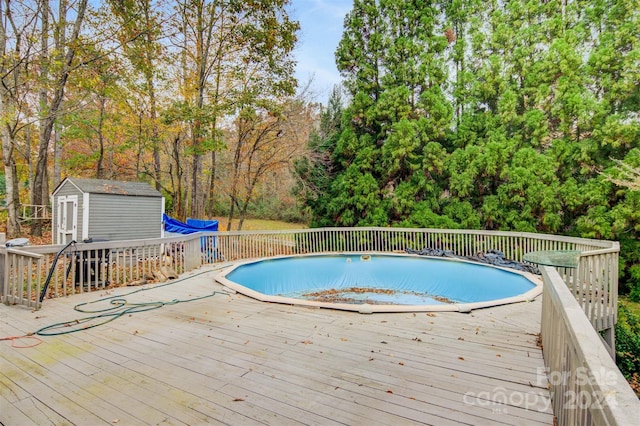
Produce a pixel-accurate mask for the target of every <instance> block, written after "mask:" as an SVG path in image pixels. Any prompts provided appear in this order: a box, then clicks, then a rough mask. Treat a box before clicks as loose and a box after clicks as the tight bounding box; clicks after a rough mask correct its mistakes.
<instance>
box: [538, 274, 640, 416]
mask: <svg viewBox="0 0 640 426" xmlns="http://www.w3.org/2000/svg"><path fill="white" fill-rule="evenodd" d="M540 271H541V272H542V275H543V277H544V283H545V286H544V287H545V293H546V294H548V295H549V297H550V299H551V300H553V303H554V304H557V305H558V306H561V307H562V309H558V312H560V315H562V319H563V321H562V323H563V324H566V325H567V326H568V327H567V331H568V333H569V335H570V336H571V340H572V342H574V344H575V351H576V355H577V357H578V359H580V360H581V362H582V363H583V366H584V367H585V368H586V371H588V372H589V373H590V374H589V376H588V377H587V378H586V379H587V380H589V381H590V383H591V384H592V385H593V387H594V389H593V390H594V392H595V393H596V394H595V395H593V397H594V398H595V397H596V396H598V397H599V398H602V400H601V399H598V402H606V403H603V404H599V406H600V405H601V407H602V410H603V413H602V415H603V416H604V417H605V418H606V419H607V421H608V424H615V425H631V424H636V423H637V420H638V418H637V416H638V413H639V412H640V401H639V400H638V397H637V396H636V395H635V393H634V392H633V390H632V389H631V387H630V386H629V384H628V383H627V381H626V379H625V378H624V376H623V375H622V373H621V372H620V370H619V369H618V368H617V367H616V365H615V362H614V361H613V359H612V358H611V356H610V355H609V352H608V351H607V349H606V348H605V346H604V345H603V344H599V342H600V335H599V334H598V332H596V331H595V329H594V328H593V326H592V325H591V323H590V322H589V319H588V318H587V317H586V316H585V314H584V311H583V310H582V308H581V307H580V305H579V304H578V302H577V301H576V299H575V297H574V296H573V295H572V294H571V291H570V290H569V288H568V287H567V286H566V284H565V282H564V281H563V280H562V278H561V277H560V274H558V271H556V270H555V268H553V267H550V266H541V267H540ZM545 349H547V348H546V347H545ZM549 349H552V348H549ZM562 397H563V396H562V395H561V396H560V398H562Z"/></svg>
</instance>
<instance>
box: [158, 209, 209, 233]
mask: <svg viewBox="0 0 640 426" xmlns="http://www.w3.org/2000/svg"><path fill="white" fill-rule="evenodd" d="M162 221H163V223H164V230H165V231H167V232H175V233H177V234H183V235H187V234H193V233H194V232H215V231H217V230H218V221H217V220H200V219H191V218H188V219H187V223H184V222H180V221H179V220H178V219H174V218H172V217H170V216H167V215H166V214H163V215H162Z"/></svg>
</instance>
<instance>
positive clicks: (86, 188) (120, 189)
mask: <svg viewBox="0 0 640 426" xmlns="http://www.w3.org/2000/svg"><path fill="white" fill-rule="evenodd" d="M65 182H69V183H71V184H72V185H74V186H75V187H76V188H78V189H79V190H80V191H82V192H85V193H89V194H113V195H130V196H142V197H162V194H161V193H160V192H158V191H156V190H155V189H154V188H153V187H152V186H151V185H149V184H148V183H146V182H123V181H117V180H108V179H86V178H69V177H67V178H65V179H64V180H63V181H62V182H60V184H59V185H58V186H57V188H56V189H55V190H54V191H53V194H55V193H56V192H57V191H58V189H59V188H60V187H62V186H63V185H64V184H65Z"/></svg>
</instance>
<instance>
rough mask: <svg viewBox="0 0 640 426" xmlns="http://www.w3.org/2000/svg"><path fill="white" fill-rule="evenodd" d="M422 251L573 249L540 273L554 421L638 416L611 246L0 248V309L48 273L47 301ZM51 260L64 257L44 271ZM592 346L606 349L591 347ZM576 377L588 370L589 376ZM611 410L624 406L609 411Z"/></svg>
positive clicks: (188, 242) (250, 236)
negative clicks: (568, 258)
mask: <svg viewBox="0 0 640 426" xmlns="http://www.w3.org/2000/svg"><path fill="white" fill-rule="evenodd" d="M423 248H432V249H440V250H445V251H450V252H451V254H453V255H456V256H474V255H477V254H478V253H484V252H487V251H488V250H500V251H502V252H503V253H504V254H505V257H506V258H508V259H512V260H515V261H519V262H521V261H523V256H524V255H525V254H526V253H529V252H532V251H539V250H578V251H580V252H581V255H580V257H579V261H578V267H577V268H551V267H543V268H542V271H543V278H544V296H543V313H542V330H541V334H542V343H543V346H544V349H543V353H544V357H545V364H546V366H547V368H548V378H549V381H550V383H551V386H552V392H553V401H554V410H555V412H556V416H557V417H558V420H559V422H558V424H583V423H584V424H620V425H622V424H631V423H628V422H631V421H635V420H636V418H635V417H633V416H630V415H629V413H633V412H634V410H635V412H636V413H637V404H638V400H637V398H636V399H635V400H634V398H635V395H633V392H632V391H631V390H630V388H629V386H628V384H626V382H624V379H623V378H622V376H621V375H620V372H619V370H618V369H617V368H616V367H615V363H614V361H613V358H612V356H611V355H612V354H613V353H614V333H613V330H614V325H615V323H616V320H617V302H618V300H617V297H618V253H619V244H618V243H617V242H613V241H601V240H591V239H584V238H572V237H564V236H556V235H545V234H533V233H519V232H500V231H476V230H442V229H404V228H319V229H303V230H285V231H235V232H216V233H198V234H192V235H186V236H180V237H171V238H164V239H152V240H139V241H113V242H100V243H78V244H75V245H72V246H71V247H70V248H69V249H67V250H66V252H64V253H58V252H59V251H60V250H61V249H62V246H27V247H23V248H20V249H6V248H2V249H0V289H1V290H2V293H1V294H0V296H1V297H2V302H4V303H7V304H23V305H28V306H33V307H36V308H38V307H39V301H38V296H37V295H38V293H39V292H40V289H41V288H42V287H43V279H44V278H43V277H45V276H47V272H49V271H50V270H51V272H52V273H51V277H52V278H51V282H50V283H49V285H48V289H47V293H46V297H48V298H50V297H59V296H66V295H69V294H73V293H78V292H84V291H90V290H96V289H102V288H105V287H106V286H107V285H113V286H121V285H129V284H132V283H143V282H145V281H146V280H151V279H153V280H162V279H163V277H164V276H166V275H168V274H169V275H170V274H171V273H175V274H182V273H185V272H188V271H191V270H193V269H195V268H198V267H199V266H201V265H204V264H211V263H218V262H229V261H241V260H246V259H254V258H264V257H274V256H282V255H296V254H308V253H334V252H404V251H406V250H407V249H412V250H421V249H423ZM56 255H58V258H59V259H62V261H60V262H58V264H57V265H55V268H53V270H52V265H53V264H52V262H53V259H54V258H55V257H56ZM589 324H590V325H589ZM601 333H602V334H603V335H604V339H602V338H601ZM600 341H602V342H603V343H604V344H603V345H599V344H595V343H594V342H600ZM581 374H586V375H587V379H584V377H582V375H581ZM599 374H600V375H601V374H606V375H609V376H607V377H609V378H611V377H614V380H613V381H614V382H615V383H613V386H611V385H610V384H607V383H602V380H601V377H600V376H598V375H599ZM610 375H614V376H610ZM558 377H559V378H558ZM605 379H606V377H605ZM632 396H633V398H632ZM598 398H600V399H598ZM603 398H604V399H603ZM607 398H608V399H607ZM603 402H604V403H603ZM615 404H618V405H617V406H618V407H621V408H623V410H622V411H620V410H616V405H615ZM574 422H576V423H574Z"/></svg>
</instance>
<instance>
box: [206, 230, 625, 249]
mask: <svg viewBox="0 0 640 426" xmlns="http://www.w3.org/2000/svg"><path fill="white" fill-rule="evenodd" d="M349 231H358V232H363V231H380V232H429V233H441V234H470V235H490V236H503V237H525V238H532V239H538V240H550V241H561V242H567V243H575V244H586V245H592V246H595V247H602V248H619V243H618V242H617V241H609V240H594V239H590V238H579V237H568V236H564V235H553V234H537V233H533V232H515V231H489V230H481V229H437V228H393V227H355V228H340V227H331V228H301V229H283V230H263V231H218V232H217V233H212V234H219V235H268V234H274V235H275V234H299V233H318V232H349Z"/></svg>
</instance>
